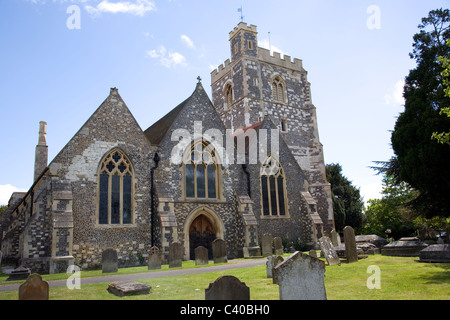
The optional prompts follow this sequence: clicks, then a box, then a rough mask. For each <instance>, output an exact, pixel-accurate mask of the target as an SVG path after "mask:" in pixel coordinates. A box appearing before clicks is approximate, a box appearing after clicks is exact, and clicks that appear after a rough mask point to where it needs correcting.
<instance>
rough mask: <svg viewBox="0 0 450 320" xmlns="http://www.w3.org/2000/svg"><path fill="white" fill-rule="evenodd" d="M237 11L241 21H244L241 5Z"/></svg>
mask: <svg viewBox="0 0 450 320" xmlns="http://www.w3.org/2000/svg"><path fill="white" fill-rule="evenodd" d="M237 11H238V12H240V13H241V22H244V13H243V12H242V6H241V7H240V8H238V9H237Z"/></svg>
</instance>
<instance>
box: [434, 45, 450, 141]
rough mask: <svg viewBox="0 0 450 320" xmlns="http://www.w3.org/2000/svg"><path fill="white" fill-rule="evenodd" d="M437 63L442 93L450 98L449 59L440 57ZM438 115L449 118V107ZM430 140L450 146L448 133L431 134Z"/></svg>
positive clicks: (449, 134) (442, 109)
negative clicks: (439, 68) (441, 69)
mask: <svg viewBox="0 0 450 320" xmlns="http://www.w3.org/2000/svg"><path fill="white" fill-rule="evenodd" d="M447 46H448V47H450V39H447ZM438 61H439V62H440V63H441V64H442V68H443V69H444V70H443V71H442V72H441V76H442V85H443V87H444V93H445V95H446V96H447V97H450V58H448V57H443V56H440V57H439V58H438ZM439 114H440V115H443V114H445V115H446V116H447V117H450V107H444V108H441V111H440V112H439ZM432 138H433V139H436V140H437V142H439V143H442V144H450V132H441V133H439V132H433V135H432Z"/></svg>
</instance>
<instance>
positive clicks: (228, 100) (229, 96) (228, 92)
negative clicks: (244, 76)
mask: <svg viewBox="0 0 450 320" xmlns="http://www.w3.org/2000/svg"><path fill="white" fill-rule="evenodd" d="M224 94H225V97H224V98H225V99H224V100H225V101H224V102H225V104H224V110H225V111H226V110H228V109H229V108H231V105H232V104H233V87H232V85H231V84H230V83H229V84H227V86H226V87H225V92H224Z"/></svg>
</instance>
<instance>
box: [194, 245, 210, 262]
mask: <svg viewBox="0 0 450 320" xmlns="http://www.w3.org/2000/svg"><path fill="white" fill-rule="evenodd" d="M194 255H195V265H196V266H204V265H207V264H208V262H209V261H208V249H206V248H205V247H203V246H199V247H197V248H195V249H194Z"/></svg>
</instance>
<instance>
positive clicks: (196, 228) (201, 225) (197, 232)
mask: <svg viewBox="0 0 450 320" xmlns="http://www.w3.org/2000/svg"><path fill="white" fill-rule="evenodd" d="M215 239H216V230H215V229H214V226H213V223H212V222H211V220H209V219H208V218H207V217H206V216H205V215H204V214H201V215H199V216H198V217H197V218H195V220H194V221H193V222H192V223H191V226H190V228H189V258H190V260H194V259H195V254H194V250H195V248H197V247H200V246H203V247H205V248H206V249H208V259H210V260H211V259H212V258H213V256H212V246H211V244H212V242H213V241H214V240H215Z"/></svg>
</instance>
